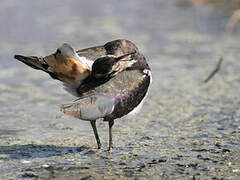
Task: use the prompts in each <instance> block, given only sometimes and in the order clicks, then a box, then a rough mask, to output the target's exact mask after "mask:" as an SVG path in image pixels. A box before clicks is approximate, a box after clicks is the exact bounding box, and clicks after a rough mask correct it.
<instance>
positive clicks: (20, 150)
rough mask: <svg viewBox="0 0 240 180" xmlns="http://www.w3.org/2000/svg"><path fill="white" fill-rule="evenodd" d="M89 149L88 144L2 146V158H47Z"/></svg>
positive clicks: (86, 151) (0, 147)
mask: <svg viewBox="0 0 240 180" xmlns="http://www.w3.org/2000/svg"><path fill="white" fill-rule="evenodd" d="M88 150H89V148H88V147H86V146H81V147H70V146H54V145H36V144H27V145H9V146H0V155H2V156H0V160H15V159H19V160H21V159H32V158H46V157H51V156H61V155H64V154H70V153H79V152H84V151H85V153H89V152H88Z"/></svg>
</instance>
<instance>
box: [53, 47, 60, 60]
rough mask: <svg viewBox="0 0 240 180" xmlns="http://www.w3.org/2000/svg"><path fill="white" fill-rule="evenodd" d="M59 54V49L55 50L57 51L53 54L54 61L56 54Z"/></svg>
mask: <svg viewBox="0 0 240 180" xmlns="http://www.w3.org/2000/svg"><path fill="white" fill-rule="evenodd" d="M58 53H60V54H61V51H60V50H59V49H57V51H56V52H55V53H54V54H53V55H54V57H55V59H56V58H57V54H58Z"/></svg>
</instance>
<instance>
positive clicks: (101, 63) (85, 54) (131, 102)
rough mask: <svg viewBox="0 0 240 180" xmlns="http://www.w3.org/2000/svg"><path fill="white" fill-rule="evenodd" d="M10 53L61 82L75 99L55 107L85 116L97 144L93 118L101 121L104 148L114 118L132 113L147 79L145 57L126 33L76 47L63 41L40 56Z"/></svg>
mask: <svg viewBox="0 0 240 180" xmlns="http://www.w3.org/2000/svg"><path fill="white" fill-rule="evenodd" d="M14 57H15V59H17V60H19V61H21V62H23V63H24V64H26V65H28V66H30V67H32V68H34V69H37V70H41V71H44V72H46V73H48V74H49V75H50V76H51V77H52V78H53V79H56V80H59V81H61V82H63V86H64V88H65V90H66V91H68V92H69V93H70V94H72V95H73V96H75V97H76V98H77V99H76V100H74V101H73V102H70V103H66V104H62V105H61V106H60V110H61V111H62V112H63V113H64V114H66V115H69V116H72V117H75V118H78V119H81V120H86V121H90V123H91V126H92V129H93V132H94V135H95V139H96V142H97V147H98V149H101V141H100V138H99V135H98V131H97V128H96V120H98V119H103V121H107V122H108V125H109V145H108V151H111V150H112V147H113V136H112V127H113V125H114V120H115V119H118V118H121V117H123V116H125V115H127V114H134V113H137V112H138V111H139V110H140V108H141V106H142V105H143V103H144V100H145V98H146V96H147V94H148V91H149V87H150V84H151V82H152V75H151V69H150V67H149V65H148V63H147V60H146V58H145V57H144V55H143V54H141V53H140V51H139V49H138V48H137V46H136V45H135V44H134V43H133V42H131V41H129V40H126V39H117V40H113V41H110V42H107V43H105V44H104V45H99V46H94V47H90V48H85V49H81V50H77V51H75V50H74V49H73V48H72V47H71V46H70V45H69V44H67V43H64V44H62V45H61V46H60V47H59V48H57V50H56V51H55V52H54V53H52V54H50V55H47V56H44V57H43V56H24V55H15V56H14Z"/></svg>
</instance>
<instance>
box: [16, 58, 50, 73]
mask: <svg viewBox="0 0 240 180" xmlns="http://www.w3.org/2000/svg"><path fill="white" fill-rule="evenodd" d="M14 58H15V59H17V60H19V61H21V62H23V63H24V64H26V65H28V66H30V67H32V68H34V69H40V70H43V71H45V70H46V69H45V68H46V67H44V66H46V65H47V64H46V63H44V62H43V61H41V60H40V59H42V57H38V56H23V55H15V56H14Z"/></svg>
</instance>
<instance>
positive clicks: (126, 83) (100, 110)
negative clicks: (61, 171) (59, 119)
mask: <svg viewBox="0 0 240 180" xmlns="http://www.w3.org/2000/svg"><path fill="white" fill-rule="evenodd" d="M145 76H146V75H145V74H143V73H142V72H141V71H139V70H129V71H123V72H121V73H119V74H118V75H117V76H115V77H113V78H112V79H110V80H109V81H108V82H106V83H104V84H102V85H100V86H98V87H96V88H95V89H93V90H91V91H88V92H86V93H84V94H83V96H82V97H81V98H80V99H79V100H77V101H75V102H73V103H68V104H63V105H62V106H61V111H62V112H63V113H65V114H67V115H70V116H73V117H76V118H78V119H82V120H96V119H99V118H103V117H106V116H107V115H110V114H111V113H112V112H113V111H114V110H115V107H116V105H117V104H119V103H122V102H123V100H124V99H126V98H127V97H128V96H129V95H130V94H131V91H133V90H136V88H138V87H139V85H140V84H141V82H142V80H143V78H146V77H145Z"/></svg>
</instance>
